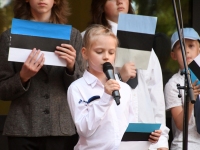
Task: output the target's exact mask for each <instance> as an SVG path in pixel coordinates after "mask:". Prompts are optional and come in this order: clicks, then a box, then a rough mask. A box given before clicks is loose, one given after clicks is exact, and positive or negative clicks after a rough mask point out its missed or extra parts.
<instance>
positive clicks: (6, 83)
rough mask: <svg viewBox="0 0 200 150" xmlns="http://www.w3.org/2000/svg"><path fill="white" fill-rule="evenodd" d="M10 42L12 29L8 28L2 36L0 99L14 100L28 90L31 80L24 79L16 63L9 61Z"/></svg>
mask: <svg viewBox="0 0 200 150" xmlns="http://www.w3.org/2000/svg"><path fill="white" fill-rule="evenodd" d="M9 44H10V30H7V31H5V32H4V33H3V34H2V35H1V36H0V99H1V100H8V101H10V100H11V101H12V100H15V99H16V98H18V97H20V96H21V95H23V94H24V93H25V92H26V91H28V89H29V86H30V81H23V79H24V78H23V76H21V75H20V71H19V70H16V68H15V66H14V63H12V62H9V61H8V53H9ZM25 83H26V85H25Z"/></svg>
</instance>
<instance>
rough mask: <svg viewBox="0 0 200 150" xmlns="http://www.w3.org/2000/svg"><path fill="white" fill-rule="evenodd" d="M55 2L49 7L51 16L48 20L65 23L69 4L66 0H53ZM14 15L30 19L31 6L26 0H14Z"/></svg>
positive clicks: (31, 17) (68, 12)
mask: <svg viewBox="0 0 200 150" xmlns="http://www.w3.org/2000/svg"><path fill="white" fill-rule="evenodd" d="M54 1H55V4H54V5H53V7H52V9H51V17H50V20H49V22H51V23H58V24H66V23H67V22H68V20H67V17H68V16H69V15H70V9H69V4H68V1H67V0H54ZM14 17H15V18H18V19H25V20H31V19H33V16H32V14H31V8H30V4H29V1H28V0H15V3H14Z"/></svg>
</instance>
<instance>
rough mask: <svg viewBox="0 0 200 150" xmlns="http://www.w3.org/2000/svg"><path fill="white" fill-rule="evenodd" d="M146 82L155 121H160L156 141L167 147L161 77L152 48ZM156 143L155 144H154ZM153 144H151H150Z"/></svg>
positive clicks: (167, 136) (158, 64) (167, 130)
mask: <svg viewBox="0 0 200 150" xmlns="http://www.w3.org/2000/svg"><path fill="white" fill-rule="evenodd" d="M147 73H148V74H147V76H146V83H147V86H148V90H149V94H150V97H151V101H152V106H153V111H154V117H155V122H156V123H161V124H162V125H161V130H162V134H161V137H160V139H159V141H158V143H157V145H159V147H167V148H168V138H169V135H168V133H169V129H168V128H167V127H166V122H165V120H166V116H165V100H164V94H163V79H162V71H161V67H160V63H159V60H158V58H157V56H156V54H155V52H154V51H153V50H152V53H151V57H150V61H149V66H148V70H147ZM154 145H156V144H154ZM152 146H153V145H152Z"/></svg>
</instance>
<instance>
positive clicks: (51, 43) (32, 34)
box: [8, 19, 72, 66]
mask: <svg viewBox="0 0 200 150" xmlns="http://www.w3.org/2000/svg"><path fill="white" fill-rule="evenodd" d="M71 29H72V27H71V25H61V24H53V23H44V22H35V21H28V20H21V19H13V20H12V28H11V37H10V49H9V56H8V61H14V62H25V61H26V59H27V58H28V55H29V54H30V52H31V51H32V49H33V48H36V49H40V50H41V51H42V52H43V53H44V56H45V62H44V64H45V65H55V66H66V62H65V61H64V60H63V59H61V58H59V57H58V56H57V55H56V54H55V53H54V51H55V50H56V46H60V45H61V44H62V43H66V44H69V41H70V35H71Z"/></svg>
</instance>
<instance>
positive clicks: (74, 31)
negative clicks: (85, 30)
mask: <svg viewBox="0 0 200 150" xmlns="http://www.w3.org/2000/svg"><path fill="white" fill-rule="evenodd" d="M73 33H76V34H81V33H80V31H79V30H78V29H76V28H74V27H72V34H73Z"/></svg>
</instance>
